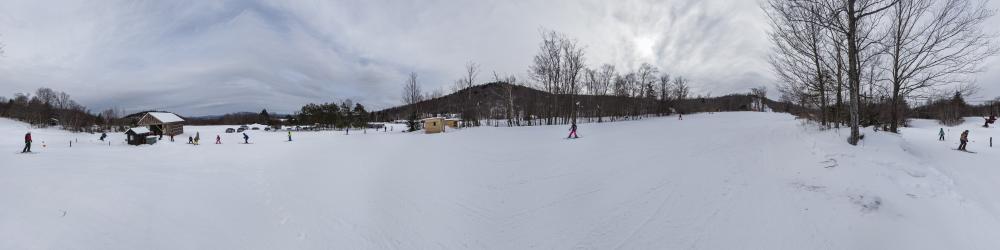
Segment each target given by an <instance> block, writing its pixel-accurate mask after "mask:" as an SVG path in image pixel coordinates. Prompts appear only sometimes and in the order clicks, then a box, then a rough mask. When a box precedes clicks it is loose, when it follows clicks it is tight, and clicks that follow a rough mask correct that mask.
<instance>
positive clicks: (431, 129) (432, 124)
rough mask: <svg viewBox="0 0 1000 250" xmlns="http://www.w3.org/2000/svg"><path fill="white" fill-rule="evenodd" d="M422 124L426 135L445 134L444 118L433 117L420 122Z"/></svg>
mask: <svg viewBox="0 0 1000 250" xmlns="http://www.w3.org/2000/svg"><path fill="white" fill-rule="evenodd" d="M420 122H421V123H423V127H424V133H428V134H436V133H441V132H444V129H445V123H444V117H431V118H427V119H423V120H420Z"/></svg>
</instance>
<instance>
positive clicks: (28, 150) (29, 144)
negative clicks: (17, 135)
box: [21, 132, 31, 153]
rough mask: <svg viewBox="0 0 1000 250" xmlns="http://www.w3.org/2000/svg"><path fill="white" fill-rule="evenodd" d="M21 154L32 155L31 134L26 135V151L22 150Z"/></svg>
mask: <svg viewBox="0 0 1000 250" xmlns="http://www.w3.org/2000/svg"><path fill="white" fill-rule="evenodd" d="M21 153H31V132H28V133H27V134H24V149H21Z"/></svg>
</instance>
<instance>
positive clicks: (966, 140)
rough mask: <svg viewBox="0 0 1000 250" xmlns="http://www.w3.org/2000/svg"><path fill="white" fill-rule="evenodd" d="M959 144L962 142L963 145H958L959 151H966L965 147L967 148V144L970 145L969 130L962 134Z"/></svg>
mask: <svg viewBox="0 0 1000 250" xmlns="http://www.w3.org/2000/svg"><path fill="white" fill-rule="evenodd" d="M959 142H961V144H958V150H962V151H965V146H966V144H968V143H969V131H968V130H966V131H965V132H962V138H960V139H959Z"/></svg>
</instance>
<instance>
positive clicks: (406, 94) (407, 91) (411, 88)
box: [403, 72, 423, 105]
mask: <svg viewBox="0 0 1000 250" xmlns="http://www.w3.org/2000/svg"><path fill="white" fill-rule="evenodd" d="M420 101H423V92H422V90H421V89H420V84H419V83H418V82H417V73H416V72H412V73H410V77H409V78H408V79H407V81H406V83H405V84H404V85H403V103H406V104H407V105H413V104H416V103H418V102H420Z"/></svg>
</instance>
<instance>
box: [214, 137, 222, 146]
mask: <svg viewBox="0 0 1000 250" xmlns="http://www.w3.org/2000/svg"><path fill="white" fill-rule="evenodd" d="M215 144H222V137H220V136H219V135H215Z"/></svg>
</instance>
